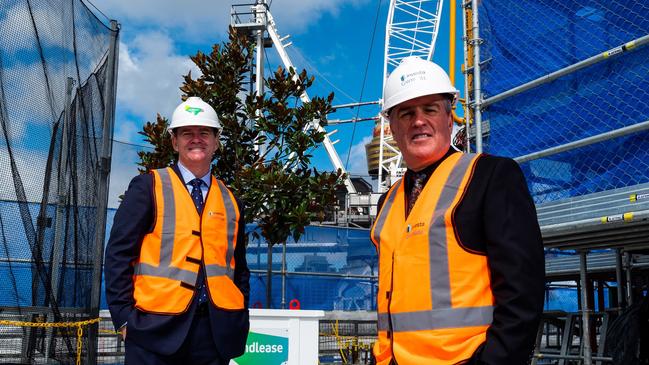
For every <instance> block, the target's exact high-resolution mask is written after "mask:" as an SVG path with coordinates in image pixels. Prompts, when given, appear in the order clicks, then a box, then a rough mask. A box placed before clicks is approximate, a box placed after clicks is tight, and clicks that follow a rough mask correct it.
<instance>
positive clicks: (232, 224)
mask: <svg viewBox="0 0 649 365" xmlns="http://www.w3.org/2000/svg"><path fill="white" fill-rule="evenodd" d="M216 186H217V187H218V189H219V192H220V193H221V198H222V199H223V205H224V206H225V221H226V225H227V226H226V229H227V236H228V250H227V251H226V254H225V266H221V265H216V264H211V265H205V274H206V275H207V277H211V276H223V275H226V276H227V277H229V278H230V279H233V278H234V273H233V272H232V268H231V267H230V261H231V260H232V256H233V255H234V245H235V242H234V235H235V230H236V218H235V217H236V216H237V212H236V210H235V208H234V202H233V201H232V198H231V197H230V194H229V193H228V188H226V187H225V185H224V184H223V182H221V181H220V180H216Z"/></svg>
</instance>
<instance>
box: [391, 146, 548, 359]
mask: <svg viewBox="0 0 649 365" xmlns="http://www.w3.org/2000/svg"><path fill="white" fill-rule="evenodd" d="M452 153H455V151H454V150H453V149H450V150H449V151H448V153H447V154H446V155H445V156H444V157H443V158H442V160H444V159H445V158H446V157H448V156H449V155H451V154H452ZM440 162H441V160H440V161H438V162H436V163H434V164H433V165H431V166H429V167H427V168H426V169H425V171H426V172H427V173H428V176H429V177H430V174H432V173H433V171H434V170H435V169H436V168H437V166H439V163H440ZM411 175H412V171H410V170H409V171H408V172H406V175H405V176H404V182H405V186H404V188H405V192H406V194H405V196H406V199H407V197H408V195H409V194H408V193H409V192H410V190H411V189H412V181H411V180H410V176H411ZM384 199H385V194H384V195H383V196H382V197H381V199H380V200H379V208H380V207H381V205H382V204H383V200H384ZM406 205H407V204H406ZM431 209H432V208H431ZM453 222H454V225H455V231H456V233H457V237H458V241H459V242H460V244H461V245H462V246H463V247H464V248H465V249H466V250H467V251H469V252H474V253H477V254H480V255H486V256H487V260H488V265H489V271H490V273H491V290H492V292H493V295H494V299H495V308H494V313H493V322H492V324H491V326H490V327H489V329H488V330H487V340H486V341H485V343H484V344H483V345H482V346H481V347H480V348H479V349H478V350H477V351H476V353H475V354H474V355H473V357H472V358H471V359H470V361H469V363H468V364H490V365H501V364H508V365H523V364H527V361H528V359H529V357H530V355H531V353H532V350H533V348H534V340H535V337H536V331H537V329H538V326H539V321H540V319H541V313H542V311H543V298H544V293H545V264H544V253H543V243H542V240H541V231H540V229H539V224H538V221H537V218H536V208H535V207H534V202H533V201H532V198H531V197H530V193H529V191H528V189H527V184H526V182H525V177H524V176H523V173H522V171H521V169H520V167H519V166H518V164H517V163H516V162H515V161H514V160H512V159H509V158H504V157H497V156H491V155H482V157H480V159H479V160H478V161H477V163H476V166H475V169H474V172H473V178H472V180H471V183H470V184H469V186H467V189H466V192H465V195H464V197H463V199H462V201H461V202H460V204H459V205H458V207H457V209H456V210H455V212H454V215H453ZM398 360H399V359H397V361H398Z"/></svg>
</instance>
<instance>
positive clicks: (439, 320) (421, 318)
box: [378, 306, 493, 332]
mask: <svg viewBox="0 0 649 365" xmlns="http://www.w3.org/2000/svg"><path fill="white" fill-rule="evenodd" d="M492 313H493V307H492V306H486V307H463V308H445V309H437V310H432V311H421V312H403V313H392V314H391V316H392V330H393V331H394V332H406V331H423V330H437V329H443V328H460V327H473V326H487V325H489V324H491V320H492V319H491V317H492ZM388 320H389V319H388V314H387V313H379V315H378V326H379V330H381V331H387V330H388V328H389V327H388Z"/></svg>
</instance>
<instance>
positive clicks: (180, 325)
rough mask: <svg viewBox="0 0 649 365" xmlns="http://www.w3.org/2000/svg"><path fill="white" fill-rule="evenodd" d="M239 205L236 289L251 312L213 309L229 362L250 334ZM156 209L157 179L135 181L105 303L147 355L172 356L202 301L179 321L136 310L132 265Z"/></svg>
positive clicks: (116, 239) (113, 245)
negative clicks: (154, 183)
mask: <svg viewBox="0 0 649 365" xmlns="http://www.w3.org/2000/svg"><path fill="white" fill-rule="evenodd" d="M173 170H174V171H175V172H176V174H178V176H179V177H180V179H181V181H182V175H181V174H180V172H179V170H178V168H177V167H176V166H174V167H173ZM213 188H215V187H213V186H210V189H213ZM237 203H238V205H239V211H240V221H239V233H238V241H237V245H236V249H235V251H234V259H235V265H236V268H235V271H234V283H235V284H236V285H237V287H239V289H240V290H241V292H242V293H243V295H244V298H245V301H244V304H245V308H246V309H244V310H242V311H229V310H228V311H226V310H222V309H219V308H216V307H214V306H213V305H209V307H210V308H209V317H210V322H211V328H212V336H213V338H214V343H215V345H216V348H217V350H218V352H219V354H220V355H221V357H222V358H224V359H231V358H234V357H237V356H239V355H241V354H242V353H243V352H244V349H245V343H246V338H247V335H248V329H249V319H248V309H247V308H248V298H249V293H250V285H249V278H250V272H249V270H248V265H247V263H246V252H245V250H246V245H245V243H246V242H245V223H244V218H243V205H242V204H241V203H240V202H239V201H238V200H237ZM154 205H155V202H154V194H153V175H152V174H145V175H139V176H136V177H135V178H133V180H131V183H130V184H129V187H128V190H127V191H126V195H125V196H124V200H123V201H122V203H121V204H120V206H119V209H118V210H117V213H116V214H115V219H114V221H113V228H112V230H111V232H110V239H109V240H108V245H107V247H106V258H105V263H104V278H105V281H106V301H107V303H108V309H109V310H110V314H111V317H112V319H113V324H114V325H115V328H119V327H121V326H122V325H124V324H125V323H127V336H128V337H129V338H130V339H132V340H133V341H134V342H136V343H137V344H138V345H140V346H142V347H144V348H146V349H147V350H150V351H152V352H156V353H160V354H162V355H169V354H172V353H174V352H176V351H177V350H178V349H179V348H180V346H181V345H182V343H183V341H184V339H185V337H186V336H187V332H188V331H189V328H190V326H191V323H192V319H193V317H194V312H195V311H196V306H197V303H198V295H197V294H195V295H194V298H193V299H192V302H191V304H190V306H189V309H188V310H187V311H186V312H185V313H182V314H179V315H175V316H172V315H160V314H152V313H145V312H143V311H140V310H138V309H135V308H134V304H135V301H134V299H133V263H134V261H135V260H136V259H137V258H138V256H139V254H140V247H141V244H142V239H143V238H144V236H145V235H146V234H147V233H149V232H151V231H152V230H153V225H154V222H155V206H154Z"/></svg>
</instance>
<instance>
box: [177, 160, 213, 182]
mask: <svg viewBox="0 0 649 365" xmlns="http://www.w3.org/2000/svg"><path fill="white" fill-rule="evenodd" d="M178 170H180V174H181V175H182V176H183V180H184V182H185V185H187V184H189V182H190V181H192V180H194V179H195V178H196V177H197V176H194V174H193V173H192V172H191V171H189V170H188V169H187V168H186V167H185V166H183V164H182V163H181V162H180V161H178ZM198 178H199V179H201V180H203V182H204V183H205V186H207V187H209V186H210V182H212V180H211V179H210V173H209V172H208V173H207V174H205V176H201V177H198Z"/></svg>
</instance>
